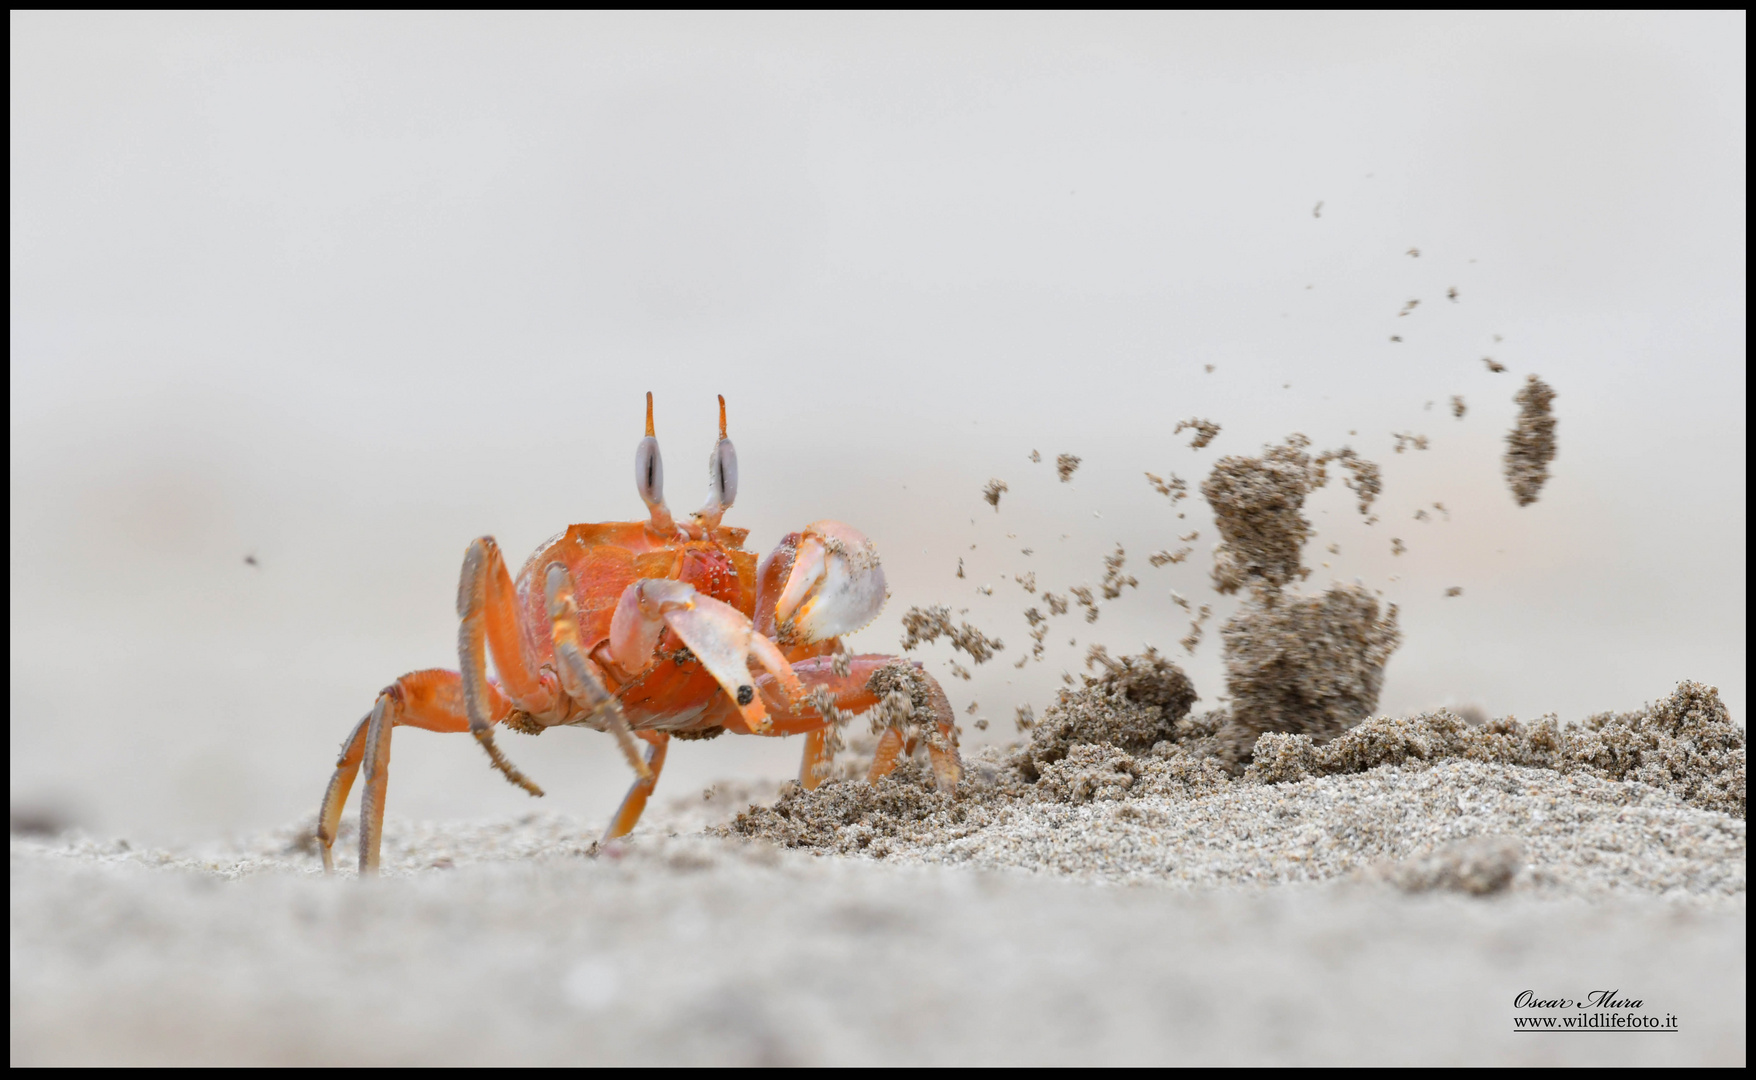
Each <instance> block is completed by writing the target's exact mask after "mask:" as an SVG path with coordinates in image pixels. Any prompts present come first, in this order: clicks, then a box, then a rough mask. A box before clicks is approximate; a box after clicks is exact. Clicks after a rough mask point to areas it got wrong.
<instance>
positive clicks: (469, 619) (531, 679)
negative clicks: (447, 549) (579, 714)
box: [457, 536, 557, 796]
mask: <svg viewBox="0 0 1756 1080" xmlns="http://www.w3.org/2000/svg"><path fill="white" fill-rule="evenodd" d="M517 600H518V597H517V594H516V593H515V592H514V591H513V587H512V575H510V574H508V573H507V572H506V560H505V559H503V558H502V557H501V556H500V545H499V544H496V543H495V542H494V538H493V537H491V536H484V537H481V538H480V539H478V540H476V541H474V542H472V543H471V544H470V546H469V550H468V551H466V552H465V553H464V557H463V575H462V577H461V579H460V580H459V581H458V585H457V617H458V619H459V620H460V625H459V626H458V631H457V658H458V668H459V670H460V671H461V673H462V675H463V706H464V715H466V716H468V717H469V731H470V734H471V735H473V736H475V739H476V742H478V743H480V744H481V745H482V749H483V750H486V751H487V753H488V760H490V761H492V762H493V763H494V767H495V768H496V769H499V770H500V771H501V772H502V773H504V774H505V775H506V779H507V780H509V781H511V782H512V783H514V784H516V785H518V786H519V787H521V788H523V789H524V790H526V791H528V792H530V793H531V794H532V795H537V796H540V795H542V793H543V789H542V788H540V787H537V786H536V784H534V783H532V782H531V781H530V780H529V779H528V778H527V777H526V776H525V775H524V774H523V773H521V772H519V771H518V769H517V768H516V767H514V766H513V764H512V763H511V762H510V761H507V760H506V758H505V756H504V755H502V754H501V753H500V750H499V748H498V747H496V746H495V745H494V730H493V729H494V720H493V714H492V713H491V712H490V711H489V706H490V689H491V687H490V684H489V682H488V652H489V651H490V650H492V652H493V654H494V667H495V669H496V670H497V671H498V672H499V673H500V678H501V680H502V681H503V682H504V684H505V686H506V691H507V693H508V694H509V695H510V696H511V698H512V700H513V701H516V702H517V703H518V704H519V706H520V707H521V708H523V709H524V710H525V711H526V712H529V713H533V714H537V715H547V714H549V713H550V712H552V711H553V709H554V708H555V705H556V704H557V702H556V694H555V690H556V689H557V687H555V686H552V685H550V683H549V682H548V681H547V680H545V679H544V678H543V677H542V675H540V674H539V673H538V668H537V665H536V663H535V661H534V658H532V657H530V656H528V655H527V654H526V653H525V647H524V641H523V638H522V636H521V635H520V634H519V632H518V607H517Z"/></svg>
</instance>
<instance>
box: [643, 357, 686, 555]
mask: <svg viewBox="0 0 1756 1080" xmlns="http://www.w3.org/2000/svg"><path fill="white" fill-rule="evenodd" d="M634 486H635V488H636V489H637V490H638V491H639V492H640V501H641V502H643V503H645V504H646V512H647V513H648V514H650V515H651V516H652V528H653V531H654V532H657V533H660V534H662V535H664V536H672V535H675V533H676V531H677V523H676V521H675V520H673V519H672V517H671V510H670V507H668V506H666V505H665V462H664V459H663V458H662V457H660V456H659V444H658V437H657V436H655V435H654V434H653V433H652V391H651V390H648V391H647V392H646V438H644V439H641V440H640V445H639V446H637V447H635V448H634Z"/></svg>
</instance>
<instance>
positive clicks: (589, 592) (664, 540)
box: [317, 393, 963, 875]
mask: <svg viewBox="0 0 1756 1080" xmlns="http://www.w3.org/2000/svg"><path fill="white" fill-rule="evenodd" d="M707 469H708V495H707V503H706V505H704V506H703V507H702V508H701V509H700V510H698V511H696V512H695V513H693V514H691V515H689V518H688V520H686V521H682V522H679V521H677V520H676V519H675V518H673V516H672V514H671V511H670V510H669V508H668V507H667V506H666V505H665V498H664V467H663V463H662V461H661V459H660V456H659V446H658V439H657V437H656V436H655V435H654V433H653V421H652V395H651V394H650V393H649V394H647V395H646V437H645V438H643V439H641V440H640V443H639V445H638V446H637V448H636V450H635V454H634V481H635V487H636V488H637V490H638V491H639V494H640V498H641V500H642V501H643V502H644V503H645V504H646V508H647V518H646V520H645V521H617V522H608V523H603V524H593V525H573V526H571V527H569V528H568V529H567V530H566V531H565V532H563V533H561V534H560V535H558V536H556V537H554V538H553V539H551V540H549V541H548V542H547V543H545V544H543V545H542V547H540V548H538V549H537V551H536V553H535V554H533V555H532V556H531V557H530V558H529V559H528V560H527V561H526V562H525V564H524V568H523V569H522V570H520V571H519V574H518V577H517V579H516V580H514V579H513V578H512V577H511V575H510V574H509V573H508V572H507V569H506V563H505V560H504V559H503V558H502V556H501V554H500V547H499V545H498V544H496V543H495V542H494V538H493V537H491V536H484V537H482V538H480V539H478V540H475V541H474V542H472V543H471V544H470V545H469V548H468V550H467V551H466V552H465V553H464V558H463V575H462V580H461V581H460V582H459V583H458V590H457V615H458V619H459V620H460V626H459V629H458V641H457V652H458V668H459V670H457V671H450V670H445V669H428V670H424V671H414V672H410V673H409V674H407V675H404V676H402V677H401V678H399V679H397V680H396V681H395V682H393V683H391V684H390V685H389V686H387V687H385V688H384V689H383V690H381V691H379V693H378V698H377V701H376V702H375V703H374V704H373V706H372V711H371V712H370V713H368V714H367V715H366V716H365V717H364V718H363V719H361V720H360V722H359V723H358V724H356V725H355V726H354V729H353V731H352V732H351V733H349V735H348V737H347V739H346V741H344V742H343V743H342V748H341V754H340V756H339V758H338V759H337V760H336V765H335V774H334V775H333V776H332V777H331V778H330V781H329V788H328V790H327V791H326V792H325V793H324V796H323V805H322V808H321V810H320V811H319V814H318V823H317V839H318V841H319V844H320V847H321V850H322V854H323V866H324V869H325V870H326V871H333V870H334V865H335V864H334V858H333V855H332V852H331V849H332V848H333V846H334V844H335V838H336V832H337V828H338V826H339V825H340V823H341V814H342V808H343V806H344V805H345V804H346V802H347V797H348V793H349V792H350V791H351V790H352V789H353V786H354V781H355V779H356V778H357V777H358V775H359V773H360V772H361V770H362V768H363V769H364V772H365V777H366V782H365V787H364V790H363V791H362V793H361V796H360V828H359V840H360V872H361V874H362V875H367V874H374V873H376V872H377V870H378V864H379V847H380V842H381V839H382V836H383V827H384V802H385V790H386V786H387V784H388V781H389V767H390V739H391V732H392V731H393V730H394V729H395V728H397V727H403V726H407V727H417V728H424V729H426V730H428V731H440V732H455V733H459V734H461V733H463V732H468V733H469V734H470V735H471V736H472V737H474V739H475V741H476V742H477V743H479V744H480V745H481V747H482V749H483V750H484V751H486V752H487V756H488V759H489V761H490V762H491V763H492V765H493V767H494V768H495V769H497V770H499V771H500V772H501V773H502V774H503V775H504V776H505V778H506V779H507V780H508V781H509V782H511V783H513V784H515V785H517V786H518V787H521V788H523V789H524V790H525V791H527V792H529V793H530V794H531V795H533V796H541V795H542V794H543V791H542V789H541V788H539V787H538V786H537V785H536V784H535V783H533V782H532V781H531V780H530V779H529V778H528V777H526V776H525V775H524V774H523V773H522V772H520V771H519V770H518V768H517V767H516V766H514V765H513V764H512V763H511V762H510V761H509V760H507V758H506V756H505V754H503V753H502V752H501V750H500V749H499V747H498V746H496V745H495V742H494V729H495V727H496V726H500V725H504V726H505V727H508V728H511V729H512V730H514V731H519V732H523V733H526V734H532V735H534V734H540V733H541V732H542V731H544V730H546V729H548V728H551V727H558V726H562V725H566V726H574V727H587V728H594V729H596V730H598V731H604V732H608V733H609V734H611V735H612V736H614V738H615V740H616V742H617V744H618V746H619V747H620V749H621V752H622V754H623V755H624V756H625V757H626V758H627V760H628V764H629V766H630V767H631V768H632V769H633V770H634V774H635V779H634V783H633V786H632V787H630V788H629V789H628V794H627V795H626V797H624V798H623V800H622V804H621V806H620V808H618V810H617V811H616V814H615V816H614V817H613V818H612V819H611V821H610V825H609V828H608V829H607V830H606V832H605V834H604V840H605V841H608V840H612V839H615V838H617V837H621V836H625V835H627V834H628V833H629V832H630V831H632V830H633V828H634V826H635V825H636V824H637V823H638V822H639V820H640V815H641V812H642V811H643V810H645V808H646V802H647V799H648V798H649V797H650V796H651V795H652V792H653V789H654V786H655V785H656V784H657V783H658V778H659V773H660V772H661V771H662V770H663V769H664V764H665V752H666V748H667V747H668V745H669V743H670V740H671V739H672V738H677V739H711V738H715V737H717V736H718V735H720V734H722V733H725V732H731V733H733V734H739V735H763V736H771V737H775V736H787V735H800V734H802V735H804V736H805V745H804V755H803V760H802V761H801V763H800V767H799V782H800V783H801V784H802V785H803V786H805V787H806V788H815V787H817V786H818V785H819V784H820V783H821V782H822V781H823V780H824V778H825V777H826V776H827V775H828V773H829V771H830V770H829V766H830V764H831V761H832V758H833V754H834V751H835V749H836V747H837V746H838V745H839V744H840V738H839V730H840V727H841V725H843V724H845V723H846V721H847V719H848V718H849V717H850V716H851V715H855V714H860V713H865V712H868V711H870V710H874V709H875V708H876V709H877V712H876V713H874V725H875V726H876V727H877V728H879V729H880V730H881V735H880V738H879V740H878V745H877V748H876V750H875V752H874V755H873V760H872V765H871V768H870V769H869V770H868V771H867V776H866V780H867V782H868V783H877V782H878V781H880V780H882V779H883V778H884V777H885V776H887V775H888V774H889V773H890V772H891V771H892V770H894V769H895V768H896V766H897V765H898V763H899V761H900V759H901V758H902V757H903V756H904V755H905V754H908V753H912V752H913V751H914V748H915V743H916V742H917V738H919V736H924V738H920V740H919V741H924V742H925V743H926V746H927V751H928V757H929V760H930V763H931V765H932V770H933V777H934V782H935V784H936V786H937V787H938V789H939V790H940V791H941V792H944V793H947V794H949V793H951V792H953V791H954V790H955V789H956V786H957V783H958V781H959V779H960V778H961V776H962V770H963V767H962V763H961V761H960V759H959V757H958V752H957V727H956V723H955V716H954V714H953V712H952V710H951V705H950V702H949V701H947V699H946V697H945V691H944V690H943V688H941V687H940V685H939V683H938V681H937V680H935V679H934V678H933V677H932V676H931V675H929V674H927V673H926V671H924V670H923V669H922V668H921V666H920V665H919V664H918V663H915V662H911V661H907V660H903V659H900V658H898V657H895V656H889V655H885V654H880V653H863V654H858V655H854V654H850V653H848V652H847V651H846V649H845V648H844V647H843V645H842V643H841V639H842V637H843V636H845V635H847V634H851V633H853V632H854V631H856V630H859V629H860V628H862V627H864V626H866V625H867V624H868V623H870V622H871V621H872V620H873V619H874V618H876V617H877V615H878V612H879V611H880V609H882V607H883V606H884V601H885V599H886V597H887V595H888V594H887V592H886V589H885V581H884V570H883V567H882V566H881V564H880V562H879V558H878V551H877V549H876V548H875V547H874V546H873V544H872V542H871V541H870V540H868V539H867V538H866V537H865V536H864V535H862V534H861V533H860V532H859V531H858V530H856V529H854V528H853V527H851V526H848V525H844V524H842V523H841V522H838V521H818V522H815V523H813V524H810V525H807V526H806V527H805V528H804V529H803V530H801V531H799V532H794V533H788V534H787V535H786V536H784V537H782V538H781V541H780V543H779V544H778V545H776V547H775V548H774V550H773V551H772V552H770V553H769V554H768V556H767V557H766V558H764V559H762V560H761V562H760V563H758V561H757V557H756V554H755V553H754V552H752V551H748V550H746V549H745V548H744V547H743V543H744V539H745V537H747V536H748V535H749V530H747V529H740V528H734V527H729V526H724V525H721V524H720V522H721V519H722V517H723V516H724V515H725V512H726V511H727V510H729V509H731V507H732V502H733V499H734V498H735V497H736V495H737V492H738V462H737V454H736V451H735V450H734V449H733V447H732V442H731V440H730V439H728V438H726V400H725V398H724V397H723V396H722V397H721V398H720V399H719V441H718V442H717V443H715V444H714V448H713V452H712V453H711V454H710V455H709V456H708V465H707ZM490 657H491V658H492V660H493V665H494V671H495V675H496V676H497V677H495V676H490V675H489V674H488V660H489V658H490ZM911 732H916V733H919V734H918V735H913V734H911ZM641 743H644V744H645V746H644V748H643V747H642V746H641V745H640V744H641ZM643 750H644V752H643Z"/></svg>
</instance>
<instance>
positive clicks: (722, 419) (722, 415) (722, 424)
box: [719, 394, 726, 439]
mask: <svg viewBox="0 0 1756 1080" xmlns="http://www.w3.org/2000/svg"><path fill="white" fill-rule="evenodd" d="M719 437H720V438H722V439H723V438H725V437H726V396H725V395H724V394H721V395H720V396H719Z"/></svg>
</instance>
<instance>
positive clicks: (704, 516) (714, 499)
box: [694, 394, 738, 532]
mask: <svg viewBox="0 0 1756 1080" xmlns="http://www.w3.org/2000/svg"><path fill="white" fill-rule="evenodd" d="M737 497H738V451H737V449H736V448H734V447H733V446H732V440H730V439H728V438H726V397H725V395H724V394H721V395H720V397H719V441H718V442H716V443H714V444H713V451H712V453H710V454H708V455H707V503H706V505H704V506H703V507H702V508H701V509H700V510H698V511H696V512H695V515H694V516H695V518H696V520H697V521H699V522H700V523H701V525H702V527H703V528H704V529H705V530H707V531H710V532H711V531H712V530H714V529H717V528H719V522H720V518H722V517H724V516H725V512H726V511H727V510H730V509H731V508H732V501H733V500H734V499H736V498H737Z"/></svg>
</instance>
